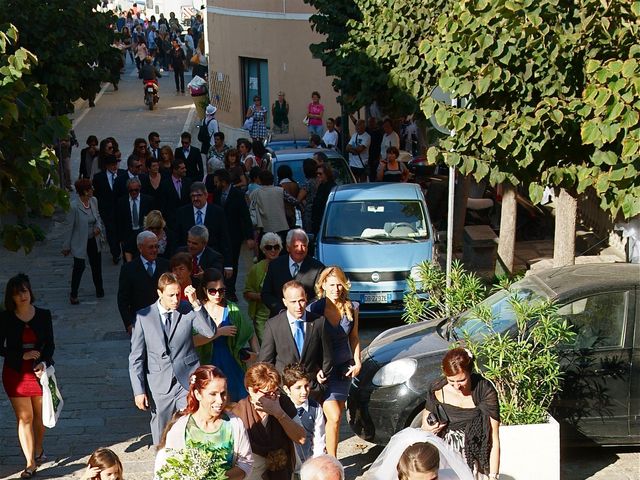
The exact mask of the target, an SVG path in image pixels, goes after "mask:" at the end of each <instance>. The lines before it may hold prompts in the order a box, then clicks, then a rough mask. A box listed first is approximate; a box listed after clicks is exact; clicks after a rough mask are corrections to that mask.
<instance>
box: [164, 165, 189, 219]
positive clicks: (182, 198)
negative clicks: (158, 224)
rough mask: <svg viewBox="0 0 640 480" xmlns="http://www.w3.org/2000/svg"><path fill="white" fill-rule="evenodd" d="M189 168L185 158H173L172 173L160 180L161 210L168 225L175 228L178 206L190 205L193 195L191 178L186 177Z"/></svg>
mask: <svg viewBox="0 0 640 480" xmlns="http://www.w3.org/2000/svg"><path fill="white" fill-rule="evenodd" d="M186 174H187V168H186V167H185V165H184V160H175V159H174V160H173V163H172V164H171V175H170V176H169V177H167V178H163V179H162V180H161V181H160V187H158V188H159V190H160V195H159V198H160V199H161V200H160V203H161V204H160V205H159V207H160V210H161V211H162V216H163V217H164V219H165V221H166V222H167V225H168V226H169V227H170V228H172V229H173V228H174V227H175V225H176V211H177V210H178V208H180V207H182V206H184V205H189V204H190V203H191V197H190V196H189V193H190V191H191V179H190V178H188V177H186Z"/></svg>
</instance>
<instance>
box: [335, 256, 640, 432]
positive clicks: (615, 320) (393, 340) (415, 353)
mask: <svg viewBox="0 0 640 480" xmlns="http://www.w3.org/2000/svg"><path fill="white" fill-rule="evenodd" d="M513 288H515V289H516V290H517V292H518V295H520V296H521V297H522V298H524V299H528V300H529V301H531V302H536V301H539V300H540V299H552V300H555V301H556V302H557V303H558V305H559V306H560V308H559V310H558V311H559V313H560V314H561V315H563V316H564V317H565V318H566V319H567V320H568V321H569V322H571V324H572V325H573V326H574V328H575V331H576V333H577V335H576V342H575V345H574V346H572V347H571V348H569V347H567V348H568V349H567V351H566V352H565V353H566V356H567V361H568V363H567V364H566V365H564V367H563V368H564V369H565V372H566V373H568V375H567V378H568V379H571V382H570V383H566V384H565V385H564V389H563V392H562V394H561V396H560V399H559V400H558V401H556V402H555V403H554V407H553V408H554V410H553V413H554V416H556V418H558V416H560V418H558V420H560V421H561V425H562V434H563V437H564V439H565V440H567V441H569V442H572V443H576V442H580V441H581V440H582V441H584V440H588V441H589V442H590V443H591V442H595V443H598V444H602V445H629V444H636V445H637V444H639V443H640V327H639V325H638V320H639V318H640V265H637V264H635V265H634V264H591V265H576V266H570V267H562V268H557V269H550V270H547V271H544V272H541V273H536V274H532V275H529V276H527V277H525V278H524V279H522V280H520V281H518V282H516V283H515V284H514V285H513ZM508 299H509V294H508V293H507V292H506V291H504V290H503V291H499V292H497V293H495V294H494V295H491V296H490V297H488V298H487V299H486V300H485V301H484V303H485V304H486V305H488V306H490V307H491V310H492V312H493V313H494V317H495V318H496V321H495V323H494V328H495V329H496V330H497V331H500V332H505V331H510V330H512V329H514V320H513V317H512V315H511V310H510V303H509V301H508ZM486 328H487V327H486V325H485V324H484V323H482V322H481V321H480V320H478V319H477V318H475V317H474V315H473V314H472V313H471V312H466V313H464V314H462V315H461V316H460V317H458V318H454V319H442V320H434V321H428V322H422V323H418V324H413V325H406V326H401V327H397V328H393V329H390V330H387V331H385V332H383V333H382V334H380V335H378V337H377V338H376V339H375V340H373V342H371V344H370V345H369V346H368V347H367V348H366V349H365V350H364V351H363V353H362V359H363V361H362V370H361V371H360V375H359V376H358V377H357V378H356V379H354V381H353V382H352V385H351V389H350V392H349V398H348V401H347V405H348V412H349V423H350V425H351V428H352V429H353V431H354V432H355V433H356V434H357V435H358V436H360V437H362V438H364V439H365V440H368V441H371V442H375V443H381V444H384V443H386V442H387V441H388V440H389V438H390V437H391V436H392V435H393V434H394V433H396V432H398V431H400V430H402V429H403V428H405V427H408V426H414V427H418V426H419V425H420V422H421V412H422V410H423V408H424V403H425V402H424V399H425V397H426V394H427V389H428V387H429V385H430V383H431V382H432V381H433V380H434V379H436V378H437V377H439V376H440V375H441V367H440V365H441V361H442V358H443V357H444V355H445V353H446V352H447V350H448V349H449V347H450V344H451V343H452V342H453V341H455V340H456V339H457V338H462V336H463V331H467V332H469V333H470V334H471V335H472V336H473V337H476V338H482V335H483V333H485V331H486Z"/></svg>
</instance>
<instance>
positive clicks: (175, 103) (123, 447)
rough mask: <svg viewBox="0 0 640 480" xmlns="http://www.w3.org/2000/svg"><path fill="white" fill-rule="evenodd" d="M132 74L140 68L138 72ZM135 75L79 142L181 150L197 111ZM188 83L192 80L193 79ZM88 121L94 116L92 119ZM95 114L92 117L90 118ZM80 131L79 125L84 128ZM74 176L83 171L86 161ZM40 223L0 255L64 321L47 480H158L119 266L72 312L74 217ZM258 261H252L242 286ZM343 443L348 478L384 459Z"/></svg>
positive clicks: (579, 471)
mask: <svg viewBox="0 0 640 480" xmlns="http://www.w3.org/2000/svg"><path fill="white" fill-rule="evenodd" d="M129 68H131V67H130V66H129ZM130 72H131V70H129V72H128V73H127V75H125V77H124V78H123V80H122V82H121V84H120V87H121V88H120V90H119V91H118V92H113V91H112V88H111V86H108V87H107V89H106V91H105V92H104V94H103V95H102V97H101V98H99V99H98V101H97V106H96V108H95V109H91V110H86V108H84V107H82V106H81V108H80V109H79V111H78V113H77V114H76V119H81V120H82V121H80V122H79V123H78V125H77V127H76V133H77V135H78V139H79V141H80V142H81V143H83V141H84V140H85V139H86V137H87V135H89V134H92V133H95V134H96V135H98V137H99V138H102V137H104V136H107V135H113V136H115V137H116V139H117V140H118V141H119V142H120V145H121V150H122V152H123V156H124V157H125V158H126V156H127V155H128V154H129V152H130V149H131V146H132V145H133V140H134V138H135V137H137V136H144V137H146V135H147V134H148V132H149V131H151V130H156V131H158V132H159V133H160V135H161V138H162V144H165V143H169V142H170V143H175V142H177V139H178V135H179V133H180V132H181V131H182V129H183V128H184V125H185V123H186V121H187V116H188V115H189V112H190V111H191V109H190V105H191V99H190V98H189V97H188V96H187V97H182V96H174V95H173V84H172V82H173V79H172V78H163V79H161V99H160V104H159V107H160V108H159V109H158V110H156V111H153V112H148V111H145V110H144V108H143V107H144V105H143V104H142V98H141V88H140V82H139V81H138V79H137V78H135V77H133V76H131V75H130ZM187 81H188V80H187ZM85 112H86V113H85ZM85 115H86V116H85ZM76 122H77V120H76ZM78 151H79V150H76V156H75V158H74V164H73V169H72V172H77V165H78V163H77V153H78ZM39 223H41V225H42V226H43V228H45V230H47V232H48V235H47V239H46V241H44V242H41V243H39V244H38V245H37V246H36V248H35V249H34V251H33V252H32V253H31V254H30V255H28V256H25V255H24V254H22V253H11V252H7V251H5V250H1V249H0V285H1V286H2V288H3V287H4V285H5V284H6V281H7V279H8V278H9V277H10V276H12V275H14V274H15V273H17V272H20V271H23V272H26V273H28V274H29V275H30V277H31V280H32V283H33V287H34V292H35V295H36V297H37V304H38V305H39V306H41V307H43V308H48V309H50V310H51V311H52V313H53V314H54V332H55V335H56V339H57V342H56V343H57V345H56V352H55V360H56V368H57V377H58V379H59V381H60V386H61V390H62V394H63V396H64V398H65V406H64V409H63V412H62V416H61V419H60V421H59V424H58V426H57V427H56V428H54V429H51V430H47V432H46V436H45V450H46V453H47V455H48V458H49V461H48V462H47V463H45V464H44V465H43V466H42V467H41V468H40V470H39V472H38V478H69V479H71V478H79V477H80V476H81V474H82V471H83V469H84V465H85V464H86V460H87V458H88V456H89V454H90V453H91V452H92V451H93V450H94V449H95V448H97V447H101V446H108V447H109V448H112V449H113V450H115V451H116V452H117V454H118V455H119V456H120V458H121V460H122V461H123V464H124V469H125V478H127V480H138V479H150V478H151V476H152V475H151V472H152V468H153V457H154V451H153V450H152V449H151V448H150V447H149V444H150V443H151V438H150V435H149V434H148V432H149V423H148V422H149V417H148V414H147V413H143V412H139V411H138V410H137V409H136V408H135V406H134V404H133V398H132V394H131V389H130V385H129V379H128V368H127V356H128V352H129V342H128V337H127V336H126V334H125V333H124V331H123V328H122V322H121V320H120V316H119V314H118V312H117V307H116V291H117V280H118V273H119V270H120V268H119V267H116V266H113V265H112V264H111V263H110V259H108V258H105V259H104V261H103V276H104V283H105V291H106V296H105V297H104V298H102V299H96V298H95V296H94V292H93V286H92V285H91V275H90V273H89V271H88V269H87V271H85V275H84V277H83V280H82V285H81V288H80V301H81V304H80V305H77V306H72V305H70V304H69V301H68V295H69V284H70V278H71V265H72V261H71V259H69V258H64V257H62V256H61V255H60V249H61V244H62V237H63V235H64V233H65V230H66V226H65V224H64V214H57V215H56V216H54V218H53V219H52V220H42V221H40V222H39ZM249 262H250V256H249V255H246V254H245V255H243V257H242V266H241V269H240V278H239V280H238V284H239V285H242V284H243V282H244V279H243V274H244V273H245V272H246V271H247V269H248V266H249ZM388 326H389V324H388V323H382V322H380V323H376V322H372V323H371V324H370V325H362V327H361V336H362V339H363V344H367V343H368V342H370V341H371V340H372V339H373V338H374V337H375V336H376V335H377V334H378V333H379V332H380V331H382V330H383V329H384V328H387V327H388ZM15 429H16V426H15V419H14V416H13V412H12V409H11V407H10V405H9V402H8V400H7V398H6V396H5V395H4V393H2V394H1V395H0V478H18V476H19V473H20V471H21V470H22V468H24V460H23V458H22V454H21V451H20V448H19V445H18V440H17V434H16V430H15ZM341 438H342V439H343V441H342V442H341V443H340V445H339V449H338V454H339V455H338V456H339V457H340V459H341V461H342V462H343V464H344V465H345V467H346V473H347V479H349V480H351V479H356V478H362V473H363V471H365V470H366V467H367V465H369V464H370V463H371V462H372V461H373V460H374V459H375V458H376V456H377V455H378V453H379V452H380V451H381V447H377V446H373V445H371V444H368V443H367V442H365V441H363V440H360V439H359V438H357V437H355V436H354V435H353V433H351V431H350V430H349V427H348V426H347V424H346V422H343V425H342V429H341ZM563 458H565V459H566V461H564V462H563V467H562V472H563V479H565V480H574V479H575V480H577V479H586V478H592V479H598V480H600V479H602V480H604V479H607V480H629V479H632V478H633V479H636V478H638V477H639V475H638V466H639V463H640V455H639V454H638V452H637V450H636V451H621V452H618V451H609V450H602V449H600V450H589V451H587V452H586V453H584V452H583V453H579V452H578V453H577V454H576V452H574V453H572V454H571V456H569V457H563Z"/></svg>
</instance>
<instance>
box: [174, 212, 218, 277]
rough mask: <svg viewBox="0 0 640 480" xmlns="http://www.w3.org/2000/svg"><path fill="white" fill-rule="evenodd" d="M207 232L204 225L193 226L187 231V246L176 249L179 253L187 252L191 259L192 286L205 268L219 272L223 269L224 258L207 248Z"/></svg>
mask: <svg viewBox="0 0 640 480" xmlns="http://www.w3.org/2000/svg"><path fill="white" fill-rule="evenodd" d="M208 241H209V230H207V227H205V226H204V225H194V226H193V227H191V228H190V229H189V235H188V237H187V246H186V247H180V248H178V251H179V252H188V253H189V254H190V255H191V257H192V258H193V271H192V273H191V276H192V277H193V280H194V283H193V284H194V285H195V286H197V285H196V283H198V280H199V279H200V278H201V277H202V274H203V273H204V271H205V270H206V269H207V268H215V269H216V270H220V271H221V272H222V271H223V269H224V258H222V255H221V254H220V253H218V252H216V251H215V250H214V249H213V248H211V247H208V246H207V242H208Z"/></svg>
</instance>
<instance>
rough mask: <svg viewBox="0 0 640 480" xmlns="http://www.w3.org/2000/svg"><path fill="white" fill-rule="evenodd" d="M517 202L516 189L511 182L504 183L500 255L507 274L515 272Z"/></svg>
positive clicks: (499, 242) (499, 243)
mask: <svg viewBox="0 0 640 480" xmlns="http://www.w3.org/2000/svg"><path fill="white" fill-rule="evenodd" d="M516 219H517V202H516V189H515V188H514V187H513V185H511V184H506V183H505V184H503V185H502V208H501V211H500V238H499V240H498V256H499V257H500V260H501V261H502V265H503V267H504V268H505V270H506V272H505V273H507V274H509V275H511V274H512V273H513V259H514V257H515V248H516Z"/></svg>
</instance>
